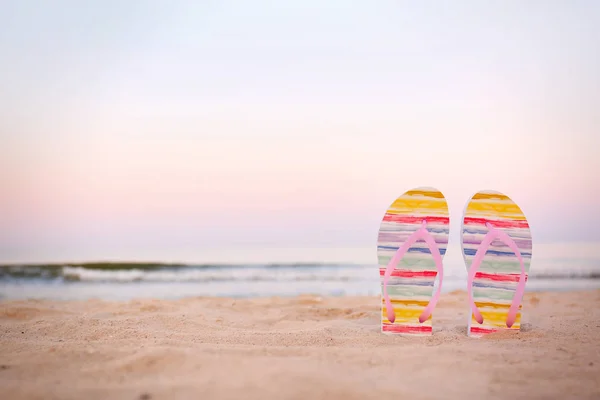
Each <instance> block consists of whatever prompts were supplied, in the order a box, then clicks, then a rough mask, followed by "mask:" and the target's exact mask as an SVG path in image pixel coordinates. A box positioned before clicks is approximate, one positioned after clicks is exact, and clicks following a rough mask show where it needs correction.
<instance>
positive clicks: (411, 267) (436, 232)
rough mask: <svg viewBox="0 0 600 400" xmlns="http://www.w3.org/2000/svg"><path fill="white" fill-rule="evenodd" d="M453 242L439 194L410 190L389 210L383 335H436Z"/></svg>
mask: <svg viewBox="0 0 600 400" xmlns="http://www.w3.org/2000/svg"><path fill="white" fill-rule="evenodd" d="M448 236H449V212H448V203H447V202H446V198H445V197H444V195H443V194H442V193H441V192H440V191H439V190H437V189H434V188H429V187H423V188H417V189H413V190H410V191H408V192H406V193H404V194H403V195H402V196H400V197H398V198H397V199H396V201H394V202H393V203H392V205H391V206H390V207H389V208H388V210H387V211H386V213H385V215H384V216H383V221H382V222H381V226H380V228H379V236H378V239H377V258H378V261H379V276H380V279H381V293H382V305H381V331H382V332H383V333H389V334H394V333H396V334H408V335H419V336H427V335H431V333H432V317H431V314H432V312H433V309H434V308H435V305H436V303H437V301H438V299H439V296H440V291H441V288H442V280H443V276H444V270H443V265H442V259H443V257H444V254H446V247H447V246H448ZM436 276H439V285H438V287H437V289H436V291H435V293H433V292H434V282H435V279H436Z"/></svg>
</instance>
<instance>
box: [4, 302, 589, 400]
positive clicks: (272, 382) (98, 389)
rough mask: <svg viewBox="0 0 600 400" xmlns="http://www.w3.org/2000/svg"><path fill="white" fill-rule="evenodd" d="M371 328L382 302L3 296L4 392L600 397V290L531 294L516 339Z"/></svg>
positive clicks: (451, 326) (456, 312)
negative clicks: (403, 333) (66, 299)
mask: <svg viewBox="0 0 600 400" xmlns="http://www.w3.org/2000/svg"><path fill="white" fill-rule="evenodd" d="M466 304H467V303H466V294H465V293H462V292H459V293H451V294H448V295H445V296H443V297H442V299H441V300H440V302H439V304H438V308H437V309H436V312H435V314H434V335H433V336H431V337H426V338H414V337H402V336H387V335H382V334H381V333H380V331H379V319H380V317H379V299H378V298H358V297H353V298H319V297H311V296H306V297H298V298H291V299H253V300H232V299H217V298H193V299H184V300H178V301H164V300H139V301H131V302H126V303H125V302H104V301H98V300H91V301H84V302H53V301H12V302H0V389H1V390H0V393H1V395H0V397H1V398H2V399H7V400H8V399H146V400H149V399H192V398H193V399H372V398H379V399H396V400H397V399H403V398H407V399H408V398H410V399H455V398H456V399H458V398H460V399H465V398H486V399H495V398H502V399H506V398H513V399H521V398H522V399H552V398H561V399H565V398H568V399H570V398H572V399H592V398H594V399H599V398H600V307H599V306H600V291H588V292H573V293H566V292H563V293H559V292H554V293H534V294H527V295H526V299H525V303H524V316H523V327H522V330H521V332H519V333H518V334H516V335H505V334H494V335H490V336H488V337H486V338H483V339H472V338H468V337H467V336H466V326H467V314H468V313H467V305H466Z"/></svg>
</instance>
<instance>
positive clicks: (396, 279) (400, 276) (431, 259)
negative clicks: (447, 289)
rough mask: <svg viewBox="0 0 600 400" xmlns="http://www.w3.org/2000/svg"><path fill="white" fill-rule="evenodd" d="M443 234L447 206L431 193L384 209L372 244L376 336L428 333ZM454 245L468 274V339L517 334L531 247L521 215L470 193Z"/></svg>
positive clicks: (500, 200) (501, 201)
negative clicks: (378, 306)
mask: <svg viewBox="0 0 600 400" xmlns="http://www.w3.org/2000/svg"><path fill="white" fill-rule="evenodd" d="M449 233H450V215H449V211H448V203H447V202H446V198H445V197H444V195H443V194H442V193H441V192H440V191H439V190H437V189H434V188H417V189H413V190H410V191H408V192H406V193H404V194H403V195H402V196H400V197H398V198H397V199H396V201H394V203H392V205H391V206H390V207H389V208H388V210H387V211H386V213H385V215H384V217H383V221H382V222H381V227H380V229H379V237H378V240H377V256H378V259H379V275H380V277H381V289H382V310H381V311H382V319H381V331H382V332H383V333H397V334H410V335H431V334H432V313H433V310H434V308H435V305H436V303H437V301H438V299H439V297H440V291H441V288H442V282H443V277H444V267H443V257H444V255H445V253H446V249H447V247H448V237H449ZM461 244H462V252H463V256H464V260H465V264H466V267H467V271H468V283H467V286H468V294H469V307H470V311H471V312H470V317H469V325H468V334H469V336H474V337H479V336H482V335H485V334H488V333H492V332H496V331H498V330H519V329H520V322H521V309H522V305H521V300H522V298H523V293H524V291H525V283H526V281H527V274H528V272H529V266H530V262H531V249H532V240H531V231H530V229H529V224H528V223H527V219H526V218H525V215H524V214H523V212H522V211H521V209H520V208H519V207H518V206H517V205H516V204H515V203H514V202H513V201H512V200H511V199H510V198H509V197H508V196H505V195H503V194H502V193H499V192H495V191H481V192H478V193H476V194H475V195H474V196H473V197H472V198H471V199H470V200H469V202H468V203H467V205H466V208H465V211H464V215H463V221H462V240H461ZM438 276H439V282H438V285H437V288H435V285H434V283H435V279H436V277H438Z"/></svg>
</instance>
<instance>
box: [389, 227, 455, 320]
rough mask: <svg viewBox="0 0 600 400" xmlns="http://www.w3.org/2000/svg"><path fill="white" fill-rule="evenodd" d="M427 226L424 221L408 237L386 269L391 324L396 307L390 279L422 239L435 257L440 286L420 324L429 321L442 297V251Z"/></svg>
mask: <svg viewBox="0 0 600 400" xmlns="http://www.w3.org/2000/svg"><path fill="white" fill-rule="evenodd" d="M426 225H427V221H426V220H425V219H424V220H423V223H422V225H421V227H420V228H419V229H418V230H417V231H416V232H414V233H413V234H412V235H410V236H409V237H408V239H406V241H405V242H404V244H403V245H402V246H400V247H399V248H398V250H397V251H396V253H395V254H394V256H393V257H392V259H391V260H390V262H389V263H388V265H387V267H386V269H385V275H384V277H383V298H384V300H385V306H386V309H387V317H388V320H389V321H390V322H391V323H393V322H394V321H395V320H396V313H395V312H394V307H393V306H392V301H391V300H390V296H389V295H388V292H387V285H388V281H389V279H390V276H391V275H392V272H393V271H394V269H395V268H396V266H397V265H398V263H399V262H400V260H401V259H402V258H403V257H404V256H405V255H406V253H407V252H408V249H410V247H411V246H412V245H413V244H415V243H416V242H417V241H418V240H419V239H422V240H423V241H425V243H426V244H427V246H428V247H429V250H430V251H431V255H432V256H433V259H434V260H435V266H436V268H437V271H438V275H439V277H440V284H439V286H438V288H437V290H436V292H435V294H434V295H433V297H432V298H431V300H430V301H429V304H427V307H425V309H424V310H423V313H421V316H420V317H419V322H420V323H423V322H425V321H427V319H428V318H429V316H430V315H431V313H432V312H433V309H434V308H435V305H436V304H437V302H438V299H439V297H440V292H441V290H442V280H443V279H444V269H443V266H442V256H441V254H440V249H439V248H438V246H437V243H436V242H435V239H434V238H433V236H431V234H430V233H429V232H428V231H427V228H426Z"/></svg>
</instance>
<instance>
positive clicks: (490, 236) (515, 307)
mask: <svg viewBox="0 0 600 400" xmlns="http://www.w3.org/2000/svg"><path fill="white" fill-rule="evenodd" d="M486 226H487V228H488V229H489V231H488V233H487V234H486V235H485V237H484V238H483V240H482V241H481V244H480V245H479V248H478V249H477V253H475V257H474V258H473V262H472V263H471V268H470V269H469V278H468V283H467V284H468V288H469V302H470V304H471V310H472V311H473V315H474V316H475V320H476V321H477V322H479V323H480V324H482V323H483V316H482V315H481V313H480V312H479V309H478V308H477V305H476V304H475V300H473V281H474V280H475V274H476V273H477V270H478V269H479V267H480V266H481V262H482V261H483V258H484V257H485V254H486V253H487V251H488V249H489V248H490V246H491V244H492V242H493V241H494V240H495V239H500V240H502V241H503V242H504V243H505V244H506V245H507V246H508V247H510V249H511V250H512V251H513V253H515V255H516V256H517V258H518V259H519V263H520V265H521V275H520V276H519V283H518V284H517V290H516V291H515V295H514V296H513V300H512V303H511V305H510V308H509V310H508V316H507V317H506V326H508V327H509V328H510V327H512V326H513V324H514V323H515V319H516V317H517V312H518V311H519V305H520V304H521V299H522V298H523V294H524V293H525V283H526V280H527V276H526V273H525V264H524V262H523V257H522V256H521V252H520V251H519V247H518V246H517V244H516V243H515V241H514V240H513V239H512V238H511V237H510V236H509V235H508V234H506V233H505V232H503V231H501V230H499V229H496V228H494V227H493V226H492V224H490V223H489V222H488V223H486Z"/></svg>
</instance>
